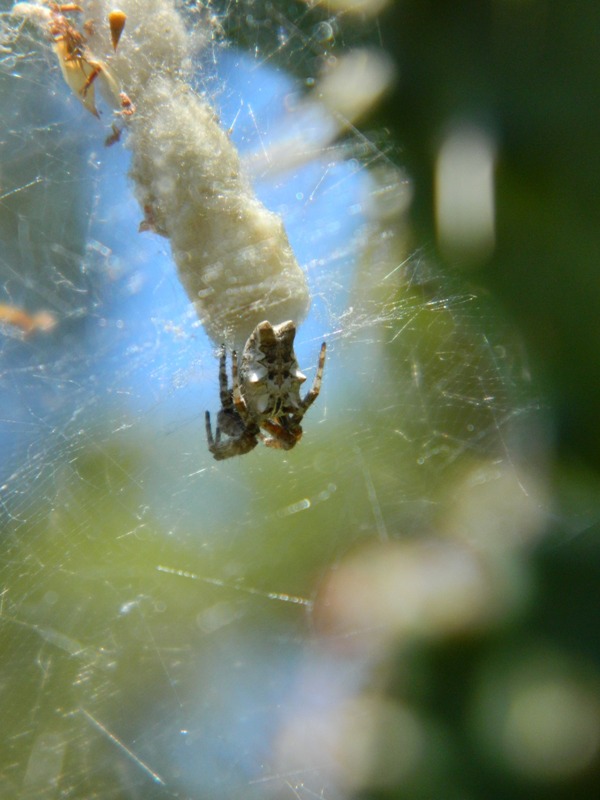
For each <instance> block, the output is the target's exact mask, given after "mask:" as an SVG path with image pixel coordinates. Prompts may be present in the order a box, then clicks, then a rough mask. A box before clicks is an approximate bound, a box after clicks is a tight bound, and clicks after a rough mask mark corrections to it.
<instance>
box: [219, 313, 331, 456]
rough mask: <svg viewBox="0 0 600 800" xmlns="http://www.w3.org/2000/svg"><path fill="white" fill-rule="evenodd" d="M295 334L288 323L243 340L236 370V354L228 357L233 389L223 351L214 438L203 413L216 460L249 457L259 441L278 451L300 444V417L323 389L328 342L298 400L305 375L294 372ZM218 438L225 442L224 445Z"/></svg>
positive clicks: (263, 324) (265, 328)
mask: <svg viewBox="0 0 600 800" xmlns="http://www.w3.org/2000/svg"><path fill="white" fill-rule="evenodd" d="M295 336H296V326H295V324H294V323H293V322H292V321H291V320H290V321H288V322H283V323H282V324H281V325H275V326H273V325H271V324H270V323H269V322H266V321H265V322H261V323H259V324H258V325H257V326H256V328H255V329H254V331H253V333H252V334H251V336H250V338H249V339H248V341H247V342H246V345H245V347H244V351H243V353H242V361H241V365H240V366H239V370H238V359H237V354H236V352H235V351H234V352H233V353H232V361H231V380H232V386H231V388H229V385H228V381H227V366H226V353H225V348H224V347H223V349H222V351H221V358H220V364H219V389H220V398H221V409H220V411H219V413H218V416H217V427H216V432H215V436H214V437H213V433H212V427H211V423H210V413H209V412H208V411H207V412H206V438H207V440H208V449H209V450H210V452H211V453H212V454H213V456H214V457H215V459H217V461H221V460H223V459H225V458H231V457H232V456H238V455H244V454H245V453H249V452H250V450H253V449H254V448H255V447H256V445H257V444H258V441H259V439H261V440H262V441H263V442H264V443H265V444H266V445H267V447H275V448H278V449H280V450H291V449H292V447H294V445H295V444H296V443H297V442H298V441H299V440H300V438H301V436H302V426H301V425H300V423H301V421H302V418H303V417H304V415H305V414H306V412H307V411H308V409H309V408H310V406H311V405H312V404H313V403H314V401H315V400H316V398H317V397H318V395H319V391H320V390H321V380H322V376H323V367H324V366H325V351H326V344H325V342H323V344H322V345H321V352H320V355H319V363H318V366H317V372H316V375H315V379H314V381H313V385H312V388H311V389H310V391H309V392H308V393H307V394H306V395H305V396H304V398H301V397H300V386H301V385H302V383H304V381H305V380H306V376H305V375H303V373H302V372H300V370H299V369H298V362H297V361H296V356H295V354H294V338H295ZM261 428H262V429H264V430H265V431H266V432H267V434H268V435H266V436H265V434H263V433H262V432H261ZM222 434H225V435H226V436H227V437H228V440H226V441H222V439H221V435H222Z"/></svg>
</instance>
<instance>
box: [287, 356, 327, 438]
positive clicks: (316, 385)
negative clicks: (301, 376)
mask: <svg viewBox="0 0 600 800" xmlns="http://www.w3.org/2000/svg"><path fill="white" fill-rule="evenodd" d="M326 351H327V344H326V343H325V342H323V344H322V345H321V352H320V353H319V363H318V364H317V372H316V374H315V379H314V381H313V385H312V387H311V388H310V391H308V392H307V393H306V395H305V396H304V399H303V400H302V411H301V412H300V413H299V414H295V415H294V422H300V420H301V419H302V417H303V416H304V415H305V414H306V412H307V411H308V409H309V408H310V407H311V406H312V404H313V403H314V402H315V400H316V399H317V397H318V396H319V392H320V391H321V381H322V380H323V368H324V367H325V353H326Z"/></svg>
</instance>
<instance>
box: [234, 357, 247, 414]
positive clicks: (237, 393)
mask: <svg viewBox="0 0 600 800" xmlns="http://www.w3.org/2000/svg"><path fill="white" fill-rule="evenodd" d="M231 382H232V396H233V405H234V406H235V410H236V411H237V412H238V414H239V415H240V417H241V418H242V419H243V420H244V421H246V420H247V418H248V414H247V410H248V409H247V407H246V401H245V400H244V398H243V397H242V390H241V388H240V376H239V372H238V357H237V353H236V351H235V350H234V351H233V353H232V354H231Z"/></svg>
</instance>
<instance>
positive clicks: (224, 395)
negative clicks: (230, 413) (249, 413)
mask: <svg viewBox="0 0 600 800" xmlns="http://www.w3.org/2000/svg"><path fill="white" fill-rule="evenodd" d="M219 398H220V400H221V405H222V406H223V408H227V409H229V408H233V400H232V398H231V389H230V388H229V385H228V383H227V353H226V352H225V345H223V346H222V347H221V355H220V357H219Z"/></svg>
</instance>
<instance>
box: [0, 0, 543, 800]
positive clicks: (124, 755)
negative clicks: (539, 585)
mask: <svg viewBox="0 0 600 800" xmlns="http://www.w3.org/2000/svg"><path fill="white" fill-rule="evenodd" d="M187 5H188V7H189V10H190V13H191V14H192V16H191V17H190V19H191V20H194V16H193V14H194V13H197V19H198V22H197V23H195V24H200V20H202V19H204V18H205V14H204V13H203V12H202V11H201V10H199V9H198V8H196V6H195V4H193V3H188V4H187ZM9 7H10V4H8V3H6V2H4V3H3V4H2V10H3V11H6V10H7V9H8V8H9ZM212 10H213V12H215V13H216V14H217V16H218V20H219V22H220V24H221V26H222V28H223V31H224V36H223V37H222V38H223V39H224V40H225V41H228V42H230V43H229V44H228V45H227V46H225V45H224V44H223V43H215V44H213V45H212V46H211V47H210V48H209V50H208V51H207V53H206V54H205V57H204V60H203V63H202V66H201V67H200V66H199V71H198V89H199V90H201V91H205V92H207V93H208V94H209V95H210V96H211V97H212V98H213V102H214V103H215V106H216V107H217V108H218V112H219V115H220V118H221V122H222V124H223V126H224V127H229V126H231V127H232V136H233V138H234V140H235V141H236V143H237V144H238V147H239V148H240V150H241V152H242V153H244V154H246V157H247V158H248V160H249V163H250V162H251V157H252V154H254V153H256V152H264V151H267V152H268V150H269V148H270V147H272V146H273V145H274V144H275V143H276V142H277V139H278V137H280V136H281V135H282V133H283V134H284V133H285V131H286V130H289V129H290V127H293V125H294V124H295V122H294V109H295V108H296V107H297V103H298V98H301V97H303V96H304V94H305V93H306V91H307V87H309V88H310V86H311V85H312V84H313V83H314V80H315V76H316V75H317V72H318V69H319V66H320V65H322V64H323V63H324V62H325V61H326V60H327V59H329V58H331V57H332V54H334V53H336V54H338V55H339V54H340V53H342V52H343V51H344V49H345V48H350V47H351V46H353V45H354V44H361V43H363V42H364V41H370V42H374V43H375V44H377V43H378V37H379V31H378V28H377V22H376V20H371V21H370V22H369V23H368V24H367V25H364V24H363V25H361V26H358V25H356V24H354V23H353V22H352V20H349V19H347V18H346V17H345V16H344V15H343V14H340V15H338V16H336V15H333V16H331V15H328V13H327V8H326V4H325V5H324V7H323V8H319V7H317V8H311V7H310V6H308V5H307V4H303V3H283V4H270V3H251V2H247V3H226V4H223V5H221V6H214V7H213V9H212ZM2 22H3V25H4V36H3V40H4V42H5V44H4V45H3V48H4V49H3V50H2V51H0V57H1V63H2V71H1V72H0V81H1V84H2V88H1V89H0V102H1V104H2V107H1V113H2V119H3V125H2V136H1V148H2V158H1V172H0V224H1V226H2V240H3V242H4V248H3V252H2V255H1V256H0V288H1V292H2V294H1V298H0V302H2V303H4V304H7V305H11V306H16V307H19V308H23V309H26V310H27V311H28V312H31V313H33V312H35V311H38V310H44V311H48V312H51V313H52V315H53V316H54V318H55V319H56V325H55V327H54V328H53V330H52V331H50V332H43V331H34V332H33V333H31V334H30V335H28V336H24V335H22V334H21V332H20V331H19V330H18V329H15V328H14V327H12V326H10V325H8V324H6V325H4V326H3V328H2V331H1V335H0V397H1V422H0V448H1V449H0V452H1V454H2V455H1V458H0V487H1V488H0V490H1V494H0V510H1V515H2V558H1V560H0V571H1V576H2V587H3V588H2V606H1V612H0V636H1V639H2V646H1V652H2V658H3V679H2V709H3V739H4V741H3V747H2V755H1V767H0V794H2V796H6V797H19V798H34V797H40V798H46V797H48V798H51V797H62V798H91V797H98V798H116V797H123V798H130V797H131V798H135V797H144V798H153V797H156V798H162V797H181V798H187V797H189V798H192V797H193V798H196V797H210V798H220V797H223V798H225V797H227V798H231V797H244V798H253V797H256V798H263V797H282V798H285V797H292V798H293V797H298V798H312V797H321V798H328V799H329V800H332V799H333V798H344V797H348V796H349V795H351V794H352V792H353V791H354V790H355V789H356V788H357V786H356V784H353V783H352V781H348V776H347V774H346V772H345V770H344V769H341V768H339V767H335V766H332V762H333V761H334V757H333V752H334V749H335V748H333V746H330V747H329V748H328V747H326V746H324V747H323V748H322V749H319V748H317V747H315V746H314V744H313V745H311V743H310V741H308V740H310V739H314V738H315V735H314V728H311V724H310V720H311V719H313V720H314V719H318V720H321V722H322V721H323V720H328V724H333V723H331V719H332V715H334V710H335V709H336V708H338V705H339V703H340V702H341V700H342V699H344V698H347V697H349V696H353V694H354V693H355V692H356V691H357V687H358V686H359V685H360V684H361V682H363V681H364V680H365V674H366V666H365V663H364V661H365V660H364V658H362V657H360V658H347V657H345V656H344V653H340V652H339V651H337V650H336V649H335V648H332V647H329V646H328V644H327V637H326V636H325V637H319V635H316V634H318V633H319V626H318V623H317V621H316V618H315V603H317V602H318V591H319V585H320V581H321V579H322V578H323V576H325V575H326V574H327V573H328V571H329V570H330V569H331V567H332V566H333V565H335V564H336V563H338V562H340V561H341V560H342V559H343V558H344V556H345V554H347V553H348V552H349V551H351V550H352V549H353V548H355V547H358V546H359V545H361V544H363V543H365V542H367V543H368V542H372V541H375V542H380V543H381V542H388V541H396V540H404V539H409V540H410V539H415V540H417V539H418V538H419V537H420V536H421V535H423V534H424V532H427V531H429V530H431V529H432V528H435V527H436V526H437V527H438V528H439V527H440V520H442V519H444V515H446V514H448V513H450V512H449V509H451V508H453V505H452V501H451V499H450V498H451V494H452V492H453V490H454V489H456V487H457V486H462V485H464V484H465V483H467V484H468V483H469V481H470V480H471V479H472V476H473V475H474V474H477V475H478V476H479V477H478V481H479V483H483V484H492V483H493V482H494V481H497V480H498V476H503V475H506V474H509V475H513V476H516V477H515V478H514V481H513V483H512V484H511V486H512V490H511V491H514V492H515V493H516V494H517V495H519V496H521V495H527V493H528V490H527V489H526V488H525V487H524V485H523V481H522V479H521V477H519V475H520V471H519V470H520V467H519V465H520V464H521V462H522V460H523V458H524V455H525V453H526V451H527V443H528V441H529V439H528V437H527V435H526V432H527V431H528V430H530V429H531V425H532V417H534V416H535V411H536V403H535V401H534V400H533V399H532V397H531V395H530V390H529V386H528V375H527V370H526V365H525V363H524V361H523V359H522V356H521V353H520V346H519V342H518V341H517V340H515V339H514V337H513V334H512V332H511V330H510V327H508V326H507V325H505V323H504V322H503V321H502V320H501V318H500V316H499V314H498V313H497V311H496V310H495V309H494V307H493V305H492V304H491V303H490V302H489V301H486V300H484V299H482V298H480V297H478V296H477V294H476V293H475V292H473V291H471V290H470V289H469V288H468V287H465V286H462V285H458V283H453V282H452V281H451V280H450V279H448V278H447V277H444V276H443V275H442V274H441V273H440V272H439V270H437V269H436V267H435V266H434V265H433V264H432V263H431V260H430V259H429V258H428V253H427V248H426V247H425V248H423V249H422V250H418V251H417V252H415V251H414V250H410V249H409V246H408V244H407V242H408V241H409V236H408V233H407V228H406V221H405V219H404V217H403V215H402V210H403V208H405V207H406V204H407V202H408V197H409V195H410V186H409V184H408V182H407V180H406V178H405V177H404V176H403V175H402V173H401V172H400V171H399V170H398V169H397V167H395V166H394V163H393V162H394V161H395V160H397V159H396V154H395V152H394V143H393V142H391V141H389V140H387V141H386V140H385V138H382V137H381V136H380V135H379V134H377V135H371V136H368V135H365V134H363V133H359V132H354V133H350V134H347V135H346V136H345V137H344V139H343V140H342V141H338V142H335V143H328V144H327V145H325V146H322V147H321V150H320V152H317V154H316V157H315V158H312V159H311V160H307V161H306V163H304V164H302V165H300V166H295V167H294V168H292V169H288V170H286V171H283V172H277V171H275V172H274V173H270V174H269V175H268V176H266V177H265V179H264V180H260V176H257V180H256V190H257V193H258V194H259V196H260V198H261V199H262V200H263V201H264V202H265V204H266V205H267V206H268V207H269V208H272V209H273V210H276V211H278V212H279V213H280V214H282V216H283V218H284V220H285V224H286V228H287V230H288V233H289V237H290V241H291V243H292V246H293V247H294V250H295V252H296V254H297V257H298V260H299V262H300V263H301V265H302V266H303V267H304V268H305V270H306V272H307V275H308V280H309V284H310V289H311V295H312V301H313V305H312V310H311V313H310V317H309V319H308V320H307V321H306V322H305V323H304V324H303V325H302V326H301V327H300V328H299V331H298V341H297V345H298V346H297V355H298V360H299V364H300V367H301V368H302V369H303V371H305V372H306V374H307V375H308V379H309V381H310V380H312V377H313V375H314V370H315V368H316V363H317V358H318V351H319V347H320V343H321V341H323V340H326V341H327V342H328V358H327V363H326V366H325V373H324V384H323V389H322V393H321V396H320V397H319V398H318V400H317V402H316V403H315V404H314V406H313V407H312V408H311V410H310V412H309V413H308V414H307V417H306V419H305V425H304V430H305V432H304V437H303V440H302V442H301V443H300V445H299V446H298V447H297V448H296V449H295V450H294V451H292V452H290V453H282V452H275V451H269V450H267V449H265V448H263V447H259V448H257V449H256V451H254V452H253V453H252V454H251V455H249V456H246V457H244V458H236V459H231V460H230V461H228V462H226V463H219V464H217V463H215V462H214V461H213V460H212V458H211V457H210V454H209V453H208V451H207V447H206V441H205V436H204V422H203V416H204V410H205V409H211V411H213V412H215V411H216V409H217V407H218V386H217V372H218V361H217V358H216V353H215V351H214V347H213V345H212V344H211V343H210V342H209V340H208V338H207V337H206V335H205V334H204V332H203V330H202V327H201V326H200V324H199V322H198V320H197V318H196V316H195V314H194V311H193V308H192V307H191V305H190V303H189V300H188V298H187V296H186V295H185V293H184V291H183V289H182V287H181V286H180V284H179V282H178V279H177V274H176V272H175V269H174V266H173V263H172V260H171V257H170V252H169V245H168V242H167V241H166V240H165V239H161V238H160V237H158V236H155V235H153V234H152V233H143V234H139V233H138V231H137V229H138V224H139V222H140V220H141V212H140V209H139V208H138V206H137V204H136V202H135V200H134V198H133V196H132V192H131V187H130V185H129V184H128V181H127V177H126V176H127V169H128V161H129V155H128V152H127V150H126V149H124V148H123V146H122V144H121V143H117V144H116V145H114V146H113V147H111V148H105V147H104V146H103V140H104V135H105V131H104V129H103V127H102V125H101V124H99V123H98V122H97V121H96V120H94V119H93V118H92V117H91V115H89V114H87V112H86V111H85V110H84V109H83V108H82V107H81V106H80V104H79V103H78V101H77V99H76V98H74V97H73V96H72V95H70V93H69V91H68V89H67V87H65V85H64V84H63V82H62V79H61V77H60V74H59V71H58V68H57V66H56V64H55V63H54V60H53V57H52V54H51V52H50V51H49V49H48V48H47V47H46V46H44V45H43V44H42V43H41V42H40V40H39V36H37V35H36V34H35V32H34V31H32V30H30V29H27V28H25V27H23V28H21V29H18V30H17V29H15V27H14V23H12V22H10V19H9V17H8V16H6V15H5V16H3V17H2ZM190 24H191V23H190ZM359 28H360V34H359V31H358V29H359ZM231 42H235V45H234V44H232V43H231ZM157 69H160V65H157ZM319 113H321V112H319ZM317 117H318V119H317V122H315V127H316V128H317V130H318V126H319V125H320V124H323V123H321V122H320V121H319V119H320V117H319V116H318V114H317ZM322 119H325V113H324V112H323V117H322ZM394 209H395V210H396V212H397V213H394ZM465 476H468V480H467V478H465ZM503 485H504V484H503ZM515 526H516V527H517V528H518V527H519V525H518V524H517V523H515ZM309 712H310V713H309ZM307 719H308V720H309V722H307ZM316 739H317V741H321V740H320V739H319V737H318V736H317V737H316ZM358 788H361V785H360V784H359V786H358ZM362 788H364V787H362Z"/></svg>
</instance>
